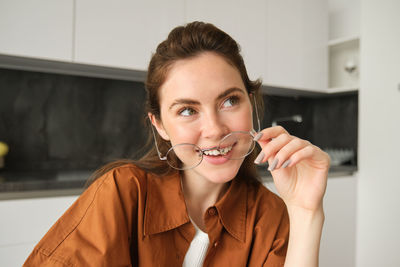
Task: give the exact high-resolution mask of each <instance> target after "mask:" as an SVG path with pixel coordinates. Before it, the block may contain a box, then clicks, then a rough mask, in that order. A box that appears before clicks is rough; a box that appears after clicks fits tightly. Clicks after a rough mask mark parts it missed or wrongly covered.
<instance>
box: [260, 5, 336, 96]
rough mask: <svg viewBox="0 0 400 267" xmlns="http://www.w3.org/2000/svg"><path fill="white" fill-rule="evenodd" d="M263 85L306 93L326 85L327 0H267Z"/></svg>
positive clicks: (321, 88)
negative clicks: (304, 91) (303, 90)
mask: <svg viewBox="0 0 400 267" xmlns="http://www.w3.org/2000/svg"><path fill="white" fill-rule="evenodd" d="M267 2H268V6H267V9H266V14H265V16H266V17H267V30H266V34H267V43H266V46H265V48H266V58H265V60H266V68H265V72H264V84H267V85H270V86H277V87H286V88H294V89H305V90H323V89H326V88H327V86H328V82H327V80H328V79H327V78H328V73H327V67H328V47H327V42H328V6H327V1H326V0H297V1H291V0H268V1H267Z"/></svg>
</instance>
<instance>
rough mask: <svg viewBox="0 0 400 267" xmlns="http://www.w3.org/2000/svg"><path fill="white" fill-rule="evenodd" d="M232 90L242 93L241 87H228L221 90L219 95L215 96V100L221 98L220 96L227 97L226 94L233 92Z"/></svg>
mask: <svg viewBox="0 0 400 267" xmlns="http://www.w3.org/2000/svg"><path fill="white" fill-rule="evenodd" d="M233 92H240V93H242V94H244V91H243V89H240V88H237V87H232V88H229V89H227V90H225V91H224V92H222V93H221V94H219V95H218V96H217V100H220V99H222V98H225V97H227V96H228V95H230V94H231V93H233Z"/></svg>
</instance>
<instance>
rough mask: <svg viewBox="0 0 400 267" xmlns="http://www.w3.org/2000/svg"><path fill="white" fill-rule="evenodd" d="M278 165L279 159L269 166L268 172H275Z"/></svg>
mask: <svg viewBox="0 0 400 267" xmlns="http://www.w3.org/2000/svg"><path fill="white" fill-rule="evenodd" d="M277 164H278V159H277V158H276V159H274V161H273V162H272V164H271V165H270V166H269V168H268V170H269V171H270V172H272V171H273V170H275V167H276V165H277Z"/></svg>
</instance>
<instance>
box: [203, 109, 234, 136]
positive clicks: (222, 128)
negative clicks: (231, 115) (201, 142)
mask: <svg viewBox="0 0 400 267" xmlns="http://www.w3.org/2000/svg"><path fill="white" fill-rule="evenodd" d="M203 119H204V120H203V127H202V135H203V137H205V138H208V139H213V140H221V138H222V137H224V136H225V135H227V134H228V133H229V127H228V125H226V123H225V122H224V120H223V119H222V118H220V117H219V116H218V115H217V114H209V115H208V116H205V117H204V118H203Z"/></svg>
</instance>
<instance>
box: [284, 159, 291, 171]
mask: <svg viewBox="0 0 400 267" xmlns="http://www.w3.org/2000/svg"><path fill="white" fill-rule="evenodd" d="M290 162H292V161H291V160H290V159H288V160H287V161H285V162H284V163H283V164H282V168H283V169H284V168H286V167H287V166H289V164H290Z"/></svg>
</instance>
